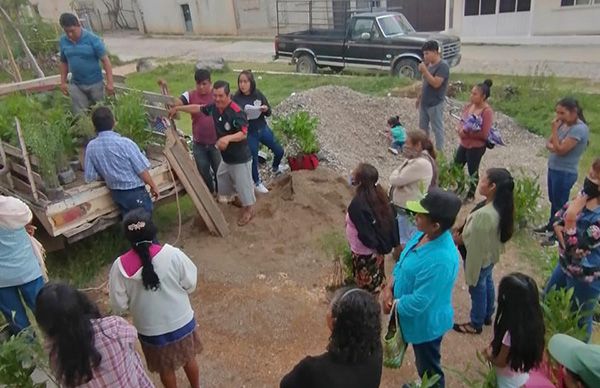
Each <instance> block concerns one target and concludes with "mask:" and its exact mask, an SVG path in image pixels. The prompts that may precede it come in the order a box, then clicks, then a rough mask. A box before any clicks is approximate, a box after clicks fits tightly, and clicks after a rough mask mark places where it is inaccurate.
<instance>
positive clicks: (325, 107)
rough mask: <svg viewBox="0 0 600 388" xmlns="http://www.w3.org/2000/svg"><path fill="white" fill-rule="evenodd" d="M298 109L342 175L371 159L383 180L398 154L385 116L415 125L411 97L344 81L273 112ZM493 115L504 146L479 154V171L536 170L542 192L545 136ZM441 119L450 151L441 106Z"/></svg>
mask: <svg viewBox="0 0 600 388" xmlns="http://www.w3.org/2000/svg"><path fill="white" fill-rule="evenodd" d="M298 110H305V111H307V112H309V113H310V114H312V115H316V116H317V117H318V118H319V120H320V123H319V127H318V138H319V142H320V144H321V152H320V153H319V156H320V157H321V159H322V162H323V163H324V164H326V165H327V166H329V167H331V168H333V169H334V170H336V171H339V172H340V173H341V174H344V175H345V174H348V173H349V172H350V171H351V170H352V169H353V168H354V167H355V166H356V165H357V164H358V163H359V162H367V163H371V164H372V165H374V166H375V167H377V169H378V170H379V173H380V176H381V180H382V183H386V184H387V180H388V177H389V175H390V174H391V172H392V171H393V170H394V168H396V167H397V166H398V165H399V163H400V160H401V157H400V156H394V155H392V154H391V153H390V152H389V151H388V149H387V148H388V141H387V139H386V137H385V135H384V130H385V128H386V122H387V119H388V117H390V116H392V115H396V114H397V115H399V116H400V120H401V121H402V123H403V124H404V125H405V127H406V128H407V129H413V128H418V112H417V110H416V109H415V100H414V99H411V98H400V97H373V96H368V95H364V94H361V93H358V92H355V91H353V90H351V89H350V88H347V87H339V86H322V87H319V88H315V89H311V90H308V91H305V92H300V93H294V94H293V95H291V96H290V97H288V98H287V99H286V100H284V101H283V102H282V103H281V104H279V105H278V106H277V107H276V108H275V109H274V115H275V116H277V115H286V114H289V113H292V112H295V111H298ZM495 121H496V124H497V127H498V128H499V129H500V132H501V133H502V137H503V139H504V141H505V142H506V143H507V146H505V147H499V146H497V147H496V148H494V149H492V150H488V151H487V152H486V154H485V155H484V157H483V161H482V167H481V169H482V171H483V170H485V169H486V168H489V167H506V168H508V169H509V170H511V171H512V172H513V173H514V174H517V175H518V174H521V173H526V174H528V175H537V176H538V177H540V184H541V185H542V190H543V192H544V193H545V191H546V190H545V171H546V160H547V156H546V153H545V150H544V144H545V140H544V138H542V137H540V136H537V135H535V134H532V133H531V132H529V131H527V130H526V129H525V128H523V127H521V126H519V125H518V124H517V123H516V122H515V121H514V120H513V119H512V118H510V117H509V116H506V115H504V114H502V113H500V112H496V113H495ZM444 122H445V126H446V142H445V149H444V153H445V154H446V155H453V153H454V151H455V150H456V147H457V145H458V136H457V135H456V132H455V128H456V125H457V121H456V119H454V118H453V117H452V116H451V115H450V114H449V112H448V110H446V113H445V115H444ZM293 152H295V147H294V145H288V146H287V147H286V153H288V154H291V153H293Z"/></svg>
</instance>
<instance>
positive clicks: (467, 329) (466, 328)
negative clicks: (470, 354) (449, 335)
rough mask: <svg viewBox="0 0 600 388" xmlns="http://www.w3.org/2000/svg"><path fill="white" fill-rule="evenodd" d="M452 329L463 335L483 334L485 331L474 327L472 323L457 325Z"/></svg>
mask: <svg viewBox="0 0 600 388" xmlns="http://www.w3.org/2000/svg"><path fill="white" fill-rule="evenodd" d="M452 328H453V329H454V331H457V332H459V333H461V334H481V332H482V331H483V329H482V328H481V327H480V328H479V329H477V328H475V327H473V325H471V323H470V322H469V323H455V324H454V326H452Z"/></svg>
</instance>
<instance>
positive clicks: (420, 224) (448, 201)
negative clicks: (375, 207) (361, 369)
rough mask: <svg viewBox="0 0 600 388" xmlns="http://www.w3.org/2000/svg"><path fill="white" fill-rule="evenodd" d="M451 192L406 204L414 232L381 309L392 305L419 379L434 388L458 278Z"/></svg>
mask: <svg viewBox="0 0 600 388" xmlns="http://www.w3.org/2000/svg"><path fill="white" fill-rule="evenodd" d="M460 207H461V200H460V198H458V196H456V194H454V193H451V192H449V191H444V190H441V189H437V188H434V189H431V190H430V191H429V193H427V195H426V196H425V198H423V199H422V200H421V201H407V202H406V210H408V211H409V212H411V213H413V214H415V224H416V227H417V229H418V231H417V232H416V233H415V234H414V235H413V237H412V238H411V239H410V240H409V241H408V243H407V244H406V247H405V248H404V250H403V251H402V255H401V256H400V260H399V261H398V263H397V264H396V266H395V267H394V270H393V273H392V275H393V276H392V278H391V279H390V282H389V285H388V286H387V287H386V288H385V290H384V291H383V309H384V311H385V312H386V313H388V312H389V311H390V309H391V307H392V302H393V301H394V300H397V303H396V309H397V312H398V316H399V318H400V323H401V326H402V334H403V336H404V340H405V341H406V342H407V343H410V344H412V345H413V349H414V352H415V359H416V366H417V371H418V373H419V376H420V377H423V376H424V375H425V374H427V375H429V376H432V375H434V374H437V375H439V376H440V381H439V382H438V384H437V387H441V388H443V387H444V386H445V381H444V372H443V370H442V365H441V355H440V346H441V343H442V338H443V336H444V334H445V333H446V332H447V331H448V330H450V329H452V323H453V319H454V310H453V309H452V289H453V287H454V282H455V281H456V276H457V275H458V263H459V259H458V257H459V255H458V250H457V249H456V246H455V245H454V241H453V240H452V234H451V233H450V229H451V228H452V226H453V225H454V222H455V220H456V216H457V215H458V212H459V211H460Z"/></svg>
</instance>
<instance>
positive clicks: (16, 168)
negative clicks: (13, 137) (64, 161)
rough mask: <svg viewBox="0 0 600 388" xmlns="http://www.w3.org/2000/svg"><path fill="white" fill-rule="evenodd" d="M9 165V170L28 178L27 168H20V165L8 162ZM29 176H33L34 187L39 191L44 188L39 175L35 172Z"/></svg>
mask: <svg viewBox="0 0 600 388" xmlns="http://www.w3.org/2000/svg"><path fill="white" fill-rule="evenodd" d="M9 164H10V169H11V170H13V171H14V172H16V173H17V174H19V175H22V176H24V177H26V176H28V174H27V168H25V167H24V166H21V165H20V164H18V163H15V162H14V161H11V162H9ZM31 175H32V176H33V181H34V182H35V184H36V185H38V186H39V187H40V189H41V188H43V187H44V186H45V183H44V180H43V179H42V177H41V176H40V174H38V173H37V172H31Z"/></svg>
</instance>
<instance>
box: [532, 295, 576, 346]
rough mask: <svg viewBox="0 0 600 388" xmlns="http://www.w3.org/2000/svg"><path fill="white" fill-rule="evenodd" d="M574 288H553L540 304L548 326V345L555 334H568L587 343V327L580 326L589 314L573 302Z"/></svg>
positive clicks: (545, 323)
mask: <svg viewBox="0 0 600 388" xmlns="http://www.w3.org/2000/svg"><path fill="white" fill-rule="evenodd" d="M574 292H575V289H574V288H569V289H566V288H559V289H557V288H554V287H553V288H552V289H551V290H550V291H549V292H548V293H547V294H546V296H545V297H544V299H543V300H542V301H541V302H540V305H541V307H542V311H543V313H544V325H545V326H546V343H548V341H549V340H550V338H552V336H553V335H555V334H566V335H568V336H571V337H573V338H577V339H578V340H581V341H585V339H586V330H585V327H580V326H579V321H580V320H581V319H583V318H585V316H586V314H587V313H584V312H583V311H582V306H580V305H578V304H577V303H576V302H575V301H574V300H573V293H574Z"/></svg>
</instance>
